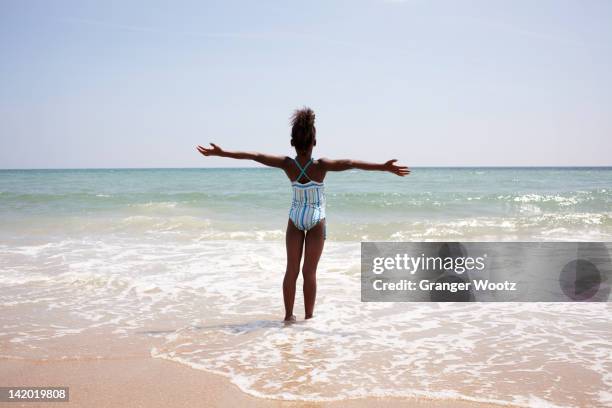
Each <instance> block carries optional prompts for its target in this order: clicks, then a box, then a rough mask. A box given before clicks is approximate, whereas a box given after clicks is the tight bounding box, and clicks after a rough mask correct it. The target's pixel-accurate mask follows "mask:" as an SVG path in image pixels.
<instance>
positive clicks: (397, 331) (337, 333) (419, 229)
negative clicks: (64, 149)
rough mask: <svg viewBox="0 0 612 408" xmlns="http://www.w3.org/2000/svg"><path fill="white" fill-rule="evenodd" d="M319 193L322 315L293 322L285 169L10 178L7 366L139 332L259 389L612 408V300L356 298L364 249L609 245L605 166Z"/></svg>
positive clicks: (1, 251)
mask: <svg viewBox="0 0 612 408" xmlns="http://www.w3.org/2000/svg"><path fill="white" fill-rule="evenodd" d="M325 183H326V191H327V241H326V244H325V245H326V247H325V249H324V252H323V256H322V259H321V262H320V264H319V270H318V295H317V305H316V309H315V318H314V319H313V320H311V321H307V322H304V321H300V322H298V323H296V324H293V325H289V326H285V325H284V324H282V323H281V319H282V317H283V306H282V293H281V284H282V279H283V273H284V267H285V265H284V263H285V247H284V230H285V228H286V225H287V215H288V210H289V204H290V199H291V189H290V184H289V181H288V180H287V179H286V177H285V175H284V174H283V173H282V171H280V170H274V169H261V168H257V169H253V168H249V169H247V168H234V169H99V170H98V169H92V170H0V225H2V227H1V228H0V309H1V310H2V313H1V314H0V358H13V359H19V358H28V359H31V358H35V359H41V360H45V359H65V358H111V357H113V356H115V355H117V353H118V351H117V350H121V349H122V347H128V346H127V345H128V344H131V342H132V341H134V339H140V340H142V341H143V342H144V343H146V344H147V345H148V347H149V351H148V352H150V354H151V356H153V357H154V358H164V359H169V360H173V361H176V362H179V363H181V364H185V365H189V366H191V367H194V368H197V369H202V370H207V371H210V372H214V373H218V374H221V375H223V376H226V377H228V378H229V379H230V380H231V381H232V382H233V383H234V384H236V385H238V386H239V387H240V389H242V390H243V391H244V392H247V393H249V394H251V395H255V396H260V397H266V398H277V399H288V400H312V401H319V400H336V399H346V398H358V397H364V396H416V397H428V398H461V399H466V400H472V401H485V402H490V403H500V404H514V405H518V406H569V407H578V406H612V391H611V390H612V338H611V337H610V333H612V313H611V312H612V307H610V305H609V304H608V303H591V304H587V303H559V304H552V303H496V304H458V303H448V304H446V303H445V304H434V303H362V302H360V279H359V273H360V263H359V262H360V242H361V241H612V168H414V169H412V174H411V175H410V176H408V177H404V178H400V177H396V176H394V175H391V174H386V173H385V174H383V173H374V172H363V171H347V172H342V173H331V174H329V175H328V176H327V178H326V180H325ZM298 284H299V285H300V286H301V279H300V280H299V281H298ZM302 305H303V299H302V297H301V290H298V296H297V299H296V308H295V310H296V312H299V311H301V310H302V307H303V306H302ZM298 317H300V316H299V314H298ZM300 320H301V319H300ZM100 335H103V336H106V337H105V339H107V340H108V345H107V346H106V347H103V348H98V349H96V348H91V347H85V346H83V347H72V348H69V349H67V348H66V347H65V345H66V344H79V341H81V339H87V338H91V337H95V336H100ZM82 341H83V343H82V344H85V340H82ZM111 345H112V347H111Z"/></svg>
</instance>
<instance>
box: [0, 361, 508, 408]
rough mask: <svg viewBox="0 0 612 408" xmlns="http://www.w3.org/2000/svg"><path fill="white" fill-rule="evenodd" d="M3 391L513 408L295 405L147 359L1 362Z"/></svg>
mask: <svg viewBox="0 0 612 408" xmlns="http://www.w3.org/2000/svg"><path fill="white" fill-rule="evenodd" d="M0 365H2V367H3V368H2V370H0V385H1V386H9V387H10V386H15V387H16V386H68V387H70V402H68V403H58V402H46V403H43V402H40V403H35V402H24V403H10V406H12V407H20V406H22V407H46V406H49V407H60V406H64V405H65V404H67V405H69V406H74V407H93V408H103V407H127V406H130V407H132V406H134V407H150V408H155V407H160V408H161V407H192V406H207V407H221V406H249V407H282V408H285V407H292V408H297V407H311V408H315V407H329V408H335V407H341V406H342V407H354V408H361V407H366V406H368V407H369V406H385V407H416V408H450V407H457V408H470V407H473V408H484V407H491V406H499V407H502V406H504V407H513V406H516V405H501V404H499V405H495V404H491V403H479V402H471V401H466V400H462V399H428V398H408V397H406V398H401V397H365V398H359V399H346V400H338V401H293V400H276V399H266V398H258V397H254V396H251V395H249V394H246V393H244V392H243V391H241V390H240V389H239V387H238V386H236V385H235V384H233V383H231V382H230V380H229V379H228V378H226V377H224V376H222V375H219V374H213V373H210V372H208V371H203V370H198V369H194V368H191V367H189V366H186V365H183V364H180V363H177V362H173V361H170V360H165V359H159V358H153V357H147V356H134V357H119V358H116V359H113V358H102V359H98V358H93V359H92V358H89V359H61V360H22V359H7V358H2V359H0Z"/></svg>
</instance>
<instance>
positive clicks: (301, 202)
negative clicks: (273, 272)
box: [197, 108, 410, 321]
mask: <svg viewBox="0 0 612 408" xmlns="http://www.w3.org/2000/svg"><path fill="white" fill-rule="evenodd" d="M314 121H315V114H314V112H313V111H312V109H310V108H303V109H298V110H296V111H295V112H294V114H293V116H292V117H291V126H292V127H291V146H293V147H294V148H295V152H296V154H297V156H296V157H295V159H292V158H290V157H287V156H272V155H268V154H263V153H245V152H230V151H226V150H223V149H221V148H220V147H219V146H217V145H216V144H214V143H211V146H212V147H202V146H199V145H198V146H197V149H198V151H199V152H200V153H201V154H203V155H204V156H220V157H229V158H232V159H248V160H255V161H256V162H259V163H261V164H264V165H266V166H270V167H278V168H280V169H283V170H284V172H285V174H286V175H287V177H289V180H291V186H292V188H293V199H292V202H291V208H290V209H289V220H288V221H287V234H286V237H285V243H286V246H287V269H286V271H285V279H284V280H283V299H284V302H285V321H295V320H296V318H295V316H294V315H293V303H294V300H295V283H296V281H297V278H298V275H299V273H300V263H301V260H302V253H303V254H304V264H303V265H302V275H303V277H304V309H305V318H306V319H310V318H311V317H312V315H313V310H314V304H315V298H316V293H317V280H316V273H317V265H318V263H319V258H320V257H321V252H323V243H324V241H325V236H326V233H325V190H324V184H323V180H324V179H325V175H326V174H327V172H328V171H343V170H349V169H362V170H381V171H388V172H391V173H394V174H397V175H398V176H405V175H407V174H410V170H408V167H406V166H398V165H396V164H395V162H396V161H397V160H389V161H387V162H386V163H384V164H377V163H367V162H362V161H355V160H330V159H318V160H315V159H313V158H312V149H313V148H314V147H315V146H316V144H317V139H316V133H317V131H316V128H315V126H314Z"/></svg>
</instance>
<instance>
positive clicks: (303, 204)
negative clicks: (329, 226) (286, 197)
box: [289, 181, 325, 231]
mask: <svg viewBox="0 0 612 408" xmlns="http://www.w3.org/2000/svg"><path fill="white" fill-rule="evenodd" d="M291 186H292V187H293V199H292V201H291V208H290V209H289V218H290V219H291V221H293V224H294V225H295V226H296V227H297V228H298V229H300V230H302V231H308V230H309V229H311V228H312V227H314V226H315V225H317V224H318V223H319V221H321V220H322V219H324V218H325V189H324V184H323V183H317V182H316V181H309V182H308V183H305V184H300V183H298V182H297V181H294V182H293V183H291Z"/></svg>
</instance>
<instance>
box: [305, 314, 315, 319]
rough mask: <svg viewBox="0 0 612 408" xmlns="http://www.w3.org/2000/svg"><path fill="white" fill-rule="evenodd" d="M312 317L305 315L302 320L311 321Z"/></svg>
mask: <svg viewBox="0 0 612 408" xmlns="http://www.w3.org/2000/svg"><path fill="white" fill-rule="evenodd" d="M312 317H313V316H312V315H306V316H304V319H306V320H308V319H312Z"/></svg>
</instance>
